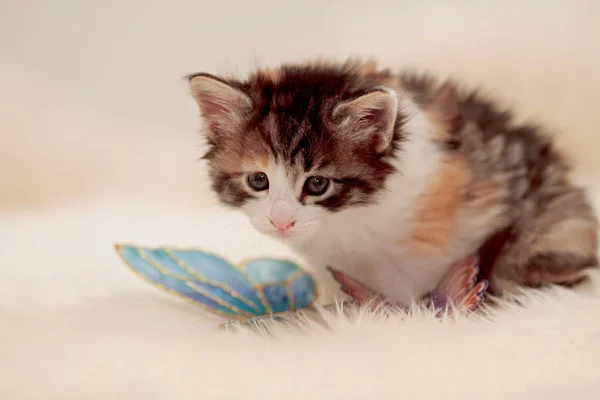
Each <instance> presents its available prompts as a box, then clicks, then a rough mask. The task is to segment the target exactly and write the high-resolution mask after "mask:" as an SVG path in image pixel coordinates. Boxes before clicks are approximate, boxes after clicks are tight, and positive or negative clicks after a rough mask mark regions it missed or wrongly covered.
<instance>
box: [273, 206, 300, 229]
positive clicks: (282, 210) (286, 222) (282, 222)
mask: <svg viewBox="0 0 600 400" xmlns="http://www.w3.org/2000/svg"><path fill="white" fill-rule="evenodd" d="M270 220H271V224H272V225H273V226H274V227H275V228H277V229H278V230H279V231H280V232H281V233H284V232H285V231H286V230H288V229H290V228H291V227H292V226H294V225H296V215H295V212H294V209H293V208H292V206H291V204H289V203H288V202H285V201H276V202H275V203H274V204H273V208H272V209H271V215H270Z"/></svg>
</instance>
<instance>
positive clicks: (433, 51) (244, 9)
mask: <svg viewBox="0 0 600 400" xmlns="http://www.w3.org/2000/svg"><path fill="white" fill-rule="evenodd" d="M217 3H218V4H217ZM599 16H600V3H598V2H597V1H594V0H588V1H585V0H580V1H575V0H565V1H559V0H545V1H542V0H539V1H535V0H533V1H532V0H529V1H513V0H510V1H508V0H507V1H502V2H495V3H493V2H476V1H467V0H464V1H460V2H458V4H457V2H446V1H431V0H429V1H414V0H408V1H404V0H399V1H391V0H389V1H387V0H370V1H368V2H364V1H356V0H350V1H349V0H345V1H341V0H340V1H336V0H330V1H316V0H306V1H302V2H292V1H281V0H279V1H273V0H254V1H251V2H250V1H222V2H220V3H219V2H216V1H206V0H194V1H188V0H173V1H169V2H160V1H148V0H146V1H139V0H125V1H103V2H82V1H76V0H61V1H58V0H57V1H41V0H38V1H35V0H27V1H17V0H12V1H3V2H2V3H1V4H0V25H1V26H2V35H1V36H0V46H1V49H2V50H1V51H2V56H1V62H0V87H2V91H0V109H1V110H2V112H1V113H0V126H1V128H2V129H1V130H0V189H1V190H2V195H1V196H0V207H1V208H2V209H4V210H9V209H14V208H21V207H28V208H29V207H43V206H47V205H49V204H53V203H57V202H58V203H69V202H80V201H83V200H85V199H89V198H95V199H103V198H106V199H107V200H109V199H118V198H127V199H143V200H144V201H146V202H156V203H161V204H163V203H168V204H172V205H177V206H180V207H184V206H185V207H189V208H196V207H198V206H199V205H202V204H205V205H208V204H213V203H212V199H211V196H210V194H209V193H208V192H207V190H206V186H205V184H204V180H203V171H202V168H201V164H199V163H197V162H196V160H197V157H198V155H199V154H200V149H199V146H200V144H201V142H200V140H199V137H198V135H197V131H198V129H199V127H200V122H199V120H198V118H197V113H196V109H195V106H194V104H193V102H192V101H191V99H190V98H189V97H188V92H187V88H186V85H185V82H184V81H183V80H182V79H181V78H182V77H183V76H184V75H185V74H187V73H190V72H195V71H209V72H213V73H229V72H234V73H240V74H241V73H244V72H245V71H247V70H248V69H249V68H250V67H252V66H255V65H257V64H268V63H275V62H279V61H284V60H286V61H289V60H301V59H305V58H311V57H315V56H326V57H334V58H343V57H346V56H348V55H359V56H367V57H374V58H376V59H378V60H380V61H381V62H382V63H384V64H387V65H390V66H397V67H403V66H407V67H416V68H424V69H427V70H431V71H433V72H437V73H440V74H451V75H455V76H459V77H462V78H465V80H466V81H467V82H469V83H472V84H481V85H483V87H484V88H485V89H486V90H487V91H489V92H491V93H493V94H495V95H497V96H498V98H500V99H502V100H503V101H505V102H506V104H507V105H513V106H515V107H516V108H517V109H518V112H519V115H522V116H523V117H526V118H532V119H535V120H539V121H541V122H543V123H545V124H547V125H548V126H550V127H551V128H552V129H554V130H556V131H557V132H559V133H560V141H561V145H563V146H565V147H566V148H567V149H568V150H569V151H570V153H571V154H572V155H573V158H574V159H576V161H577V162H578V163H579V169H578V172H579V173H580V174H579V175H580V177H581V179H582V180H583V181H585V182H586V183H593V181H594V179H595V176H594V175H595V174H596V172H597V171H598V170H599V167H600V157H598V155H597V154H596V149H597V146H598V144H599V143H600V132H598V126H599V125H600V113H599V112H598V107H599V106H598V105H599V104H600V90H598V89H599V88H600V45H599V44H598V43H599V42H598V38H599V37H600V25H598V23H597V22H598V18H599Z"/></svg>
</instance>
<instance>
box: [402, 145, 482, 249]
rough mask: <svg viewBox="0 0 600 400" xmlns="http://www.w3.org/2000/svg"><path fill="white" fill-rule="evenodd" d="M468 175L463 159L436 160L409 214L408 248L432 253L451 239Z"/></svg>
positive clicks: (468, 171) (467, 168)
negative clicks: (415, 205) (410, 226)
mask: <svg viewBox="0 0 600 400" xmlns="http://www.w3.org/2000/svg"><path fill="white" fill-rule="evenodd" d="M470 179H471V171H470V169H469V165H468V163H467V162H466V160H464V159H462V158H459V157H452V158H450V157H448V158H447V159H445V160H442V161H441V162H440V165H439V167H438V172H437V173H435V174H434V175H433V179H432V181H431V182H430V183H429V184H428V185H427V187H426V188H425V190H424V191H423V194H422V195H421V196H420V197H419V199H418V200H417V203H418V208H417V210H416V212H415V215H414V217H413V218H412V224H413V228H412V231H411V233H410V241H411V248H412V251H413V252H414V253H415V254H419V255H434V254H439V253H440V252H442V251H444V249H445V248H446V246H448V245H449V244H450V242H451V240H452V237H453V234H454V232H455V229H456V223H457V213H458V211H459V208H460V205H461V202H462V199H463V196H464V193H465V189H466V187H467V185H468V183H469V181H470Z"/></svg>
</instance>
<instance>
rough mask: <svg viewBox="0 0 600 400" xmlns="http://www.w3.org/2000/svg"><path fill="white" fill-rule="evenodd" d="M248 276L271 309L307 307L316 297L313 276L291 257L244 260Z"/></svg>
mask: <svg viewBox="0 0 600 400" xmlns="http://www.w3.org/2000/svg"><path fill="white" fill-rule="evenodd" d="M244 269H245V271H246V272H247V273H248V276H249V277H250V278H251V279H252V280H253V281H255V282H256V283H258V284H259V285H261V286H262V293H263V295H264V297H265V299H266V300H267V302H268V303H269V306H270V307H271V309H272V311H273V312H274V313H279V312H284V311H290V310H297V309H301V308H306V307H310V306H312V305H313V303H314V301H315V300H316V297H317V293H316V292H317V288H316V283H315V280H314V278H313V277H312V276H310V275H309V274H308V273H307V272H305V271H303V270H301V269H300V268H299V267H298V265H296V264H294V263H292V262H291V261H283V260H273V259H259V260H252V261H248V262H246V263H245V264H244Z"/></svg>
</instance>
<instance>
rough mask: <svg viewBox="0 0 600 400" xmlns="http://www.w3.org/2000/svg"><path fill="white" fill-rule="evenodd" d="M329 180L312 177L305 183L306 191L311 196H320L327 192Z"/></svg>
mask: <svg viewBox="0 0 600 400" xmlns="http://www.w3.org/2000/svg"><path fill="white" fill-rule="evenodd" d="M328 187H329V179H327V178H323V177H322V176H311V177H309V178H308V179H306V182H305V183H304V191H305V192H306V194H308V195H310V196H320V195H322V194H323V193H325V192H326V191H327V188H328Z"/></svg>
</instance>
